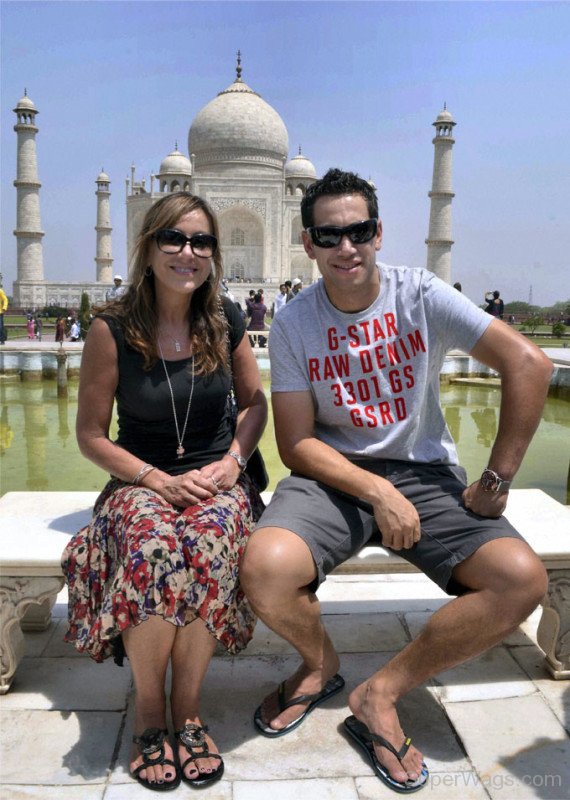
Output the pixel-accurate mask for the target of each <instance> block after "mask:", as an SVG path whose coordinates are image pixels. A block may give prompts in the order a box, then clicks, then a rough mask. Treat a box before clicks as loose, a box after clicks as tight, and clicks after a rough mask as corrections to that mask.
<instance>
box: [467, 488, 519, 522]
mask: <svg viewBox="0 0 570 800" xmlns="http://www.w3.org/2000/svg"><path fill="white" fill-rule="evenodd" d="M508 496H509V493H508V492H502V493H501V494H499V493H498V492H486V491H485V490H484V489H483V487H482V486H481V482H480V481H475V483H472V484H471V486H468V487H467V489H465V490H464V492H463V504H464V505H465V508H467V509H468V510H469V511H473V513H474V514H479V516H480V517H492V518H493V519H496V518H497V517H500V516H501V514H502V513H503V512H504V510H505V508H506V507H507V498H508Z"/></svg>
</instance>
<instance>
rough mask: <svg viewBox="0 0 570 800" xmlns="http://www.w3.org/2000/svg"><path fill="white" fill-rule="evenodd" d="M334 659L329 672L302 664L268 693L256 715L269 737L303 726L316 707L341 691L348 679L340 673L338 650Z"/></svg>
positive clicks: (255, 717)
mask: <svg viewBox="0 0 570 800" xmlns="http://www.w3.org/2000/svg"><path fill="white" fill-rule="evenodd" d="M333 661H334V666H333V667H332V668H329V669H328V670H327V671H326V672H325V670H315V671H309V670H308V669H307V668H306V667H305V666H304V665H301V667H299V669H298V670H297V672H296V673H295V674H294V675H292V676H291V677H290V678H288V679H287V680H286V681H284V682H283V683H282V684H280V686H279V687H278V688H277V690H276V691H274V692H272V693H271V694H270V695H268V696H267V697H266V698H265V700H264V701H263V703H262V704H261V705H260V706H259V708H258V709H257V711H256V712H255V716H254V722H255V725H256V727H257V728H258V729H259V730H260V731H261V733H264V734H265V735H266V736H276V735H280V734H281V735H282V734H284V733H288V732H289V731H290V730H293V729H294V727H297V725H300V724H301V722H302V721H303V719H304V718H305V716H306V715H307V714H308V713H310V711H312V710H313V708H315V707H316V706H317V705H319V704H320V703H322V702H324V701H325V700H327V699H328V698H329V697H332V696H333V695H335V694H336V693H337V692H340V690H341V689H342V688H343V686H344V680H343V679H342V678H341V676H340V675H338V674H337V672H336V670H337V669H338V667H339V663H340V662H339V660H338V656H336V653H335V658H334V659H333ZM296 698H299V702H298V703H295V704H293V705H289V703H290V702H291V700H294V699H296ZM273 731H274V733H272V732H273Z"/></svg>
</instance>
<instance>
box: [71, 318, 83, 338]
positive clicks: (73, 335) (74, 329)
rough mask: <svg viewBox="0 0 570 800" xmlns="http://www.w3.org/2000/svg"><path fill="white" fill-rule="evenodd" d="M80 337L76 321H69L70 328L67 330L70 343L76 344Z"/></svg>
mask: <svg viewBox="0 0 570 800" xmlns="http://www.w3.org/2000/svg"><path fill="white" fill-rule="evenodd" d="M80 335H81V328H80V326H79V322H78V321H77V320H76V319H72V320H71V328H70V329H69V340H70V341H71V342H78V341H79V337H80Z"/></svg>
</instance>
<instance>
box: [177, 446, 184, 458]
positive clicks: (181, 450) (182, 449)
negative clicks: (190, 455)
mask: <svg viewBox="0 0 570 800" xmlns="http://www.w3.org/2000/svg"><path fill="white" fill-rule="evenodd" d="M183 455H184V448H183V447H182V445H181V444H179V445H178V447H177V448H176V458H182V456H183Z"/></svg>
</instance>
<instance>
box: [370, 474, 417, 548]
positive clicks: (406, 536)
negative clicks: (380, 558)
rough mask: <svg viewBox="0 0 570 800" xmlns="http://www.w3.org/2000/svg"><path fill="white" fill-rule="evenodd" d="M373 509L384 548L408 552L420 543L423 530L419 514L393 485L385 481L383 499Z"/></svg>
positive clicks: (374, 504)
mask: <svg viewBox="0 0 570 800" xmlns="http://www.w3.org/2000/svg"><path fill="white" fill-rule="evenodd" d="M372 507H373V509H374V518H375V520H376V524H377V525H378V527H379V528H380V532H381V534H382V545H383V547H389V548H390V549H392V550H402V548H403V549H405V550H408V549H409V548H410V547H412V546H413V545H414V544H415V543H416V542H419V540H420V537H421V530H420V518H419V516H418V512H417V511H416V509H415V508H414V506H413V505H412V504H411V503H410V501H409V500H406V498H405V497H404V495H403V494H402V493H401V492H399V491H398V490H397V489H395V488H394V486H392V484H391V483H389V482H388V481H383V484H382V498H381V500H379V501H378V502H376V503H373V506H372Z"/></svg>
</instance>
